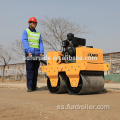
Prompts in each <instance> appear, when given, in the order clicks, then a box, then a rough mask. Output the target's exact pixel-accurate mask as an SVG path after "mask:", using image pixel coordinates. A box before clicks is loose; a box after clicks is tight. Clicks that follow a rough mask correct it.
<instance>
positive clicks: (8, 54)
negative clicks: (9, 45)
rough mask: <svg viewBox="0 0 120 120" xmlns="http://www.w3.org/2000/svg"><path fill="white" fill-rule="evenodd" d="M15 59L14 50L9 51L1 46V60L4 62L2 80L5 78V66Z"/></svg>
mask: <svg viewBox="0 0 120 120" xmlns="http://www.w3.org/2000/svg"><path fill="white" fill-rule="evenodd" d="M13 59H14V58H13V57H12V51H7V50H5V49H3V48H2V47H1V48H0V62H1V63H2V64H3V72H2V73H3V75H2V81H3V80H4V73H5V67H6V66H7V65H8V63H9V62H10V61H11V60H13Z"/></svg>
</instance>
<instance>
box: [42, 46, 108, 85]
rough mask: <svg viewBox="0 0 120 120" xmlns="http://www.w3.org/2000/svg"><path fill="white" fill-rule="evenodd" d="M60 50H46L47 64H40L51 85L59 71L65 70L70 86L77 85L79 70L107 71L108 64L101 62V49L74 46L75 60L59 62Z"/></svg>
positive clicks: (53, 83) (56, 78)
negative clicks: (72, 61)
mask: <svg viewBox="0 0 120 120" xmlns="http://www.w3.org/2000/svg"><path fill="white" fill-rule="evenodd" d="M61 56H63V54H62V52H61V51H57V52H56V51H49V52H47V65H46V66H42V70H43V72H45V73H47V76H48V77H49V79H50V83H51V86H52V87H56V86H57V84H58V74H59V72H65V73H66V75H67V77H68V78H69V81H70V84H71V87H78V83H79V79H80V75H79V74H80V71H108V70H109V68H110V64H109V63H106V64H103V52H102V49H96V48H88V47H76V62H74V63H67V62H66V63H61Z"/></svg>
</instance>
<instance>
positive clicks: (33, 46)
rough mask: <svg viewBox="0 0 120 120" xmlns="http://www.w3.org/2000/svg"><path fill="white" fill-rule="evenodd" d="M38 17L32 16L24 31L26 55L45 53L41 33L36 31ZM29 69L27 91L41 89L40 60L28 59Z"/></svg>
mask: <svg viewBox="0 0 120 120" xmlns="http://www.w3.org/2000/svg"><path fill="white" fill-rule="evenodd" d="M37 23H38V22H37V19H36V18H35V17H31V18H30V19H29V21H28V24H29V27H28V28H27V29H25V30H24V31H23V35H22V43H23V47H24V52H25V57H31V58H33V57H36V56H42V55H43V54H44V46H43V42H42V38H41V34H40V33H39V32H37V31H36V29H35V28H36V26H37ZM25 61H26V71H27V88H28V90H27V92H32V91H36V90H39V88H38V87H37V76H38V68H39V65H40V61H38V60H37V59H30V60H29V59H26V60H25Z"/></svg>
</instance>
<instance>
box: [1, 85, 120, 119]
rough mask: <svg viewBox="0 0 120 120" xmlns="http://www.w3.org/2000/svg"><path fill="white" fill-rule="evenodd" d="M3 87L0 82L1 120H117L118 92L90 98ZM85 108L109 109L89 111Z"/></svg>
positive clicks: (118, 117)
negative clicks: (104, 107) (105, 107)
mask: <svg viewBox="0 0 120 120" xmlns="http://www.w3.org/2000/svg"><path fill="white" fill-rule="evenodd" d="M4 84H5V83H4ZM4 84H3V86H2V84H1V83H0V85H1V86H0V120H27V119H28V120H56V119H57V120H62V119H64V120H104V119H105V120H120V91H115V92H114V91H109V90H108V92H105V91H104V92H102V93H100V94H91V95H69V94H68V93H65V94H51V93H50V92H49V91H48V90H47V89H42V90H41V91H34V92H26V86H25V84H24V83H23V84H18V87H5V86H4ZM12 84H13V86H14V85H16V83H12ZM39 85H41V86H44V85H46V84H42V83H39ZM21 86H23V87H21ZM107 86H108V85H107ZM20 88H21V89H20ZM41 88H42V87H41ZM45 88H47V87H45ZM80 105H82V106H83V107H82V109H80V107H78V106H80ZM88 105H89V106H92V105H95V106H97V105H98V106H100V105H102V106H103V105H108V106H109V107H108V108H107V109H103V108H102V109H90V108H88V107H86V106H88ZM75 106H76V107H75Z"/></svg>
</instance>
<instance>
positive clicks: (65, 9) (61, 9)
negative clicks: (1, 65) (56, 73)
mask: <svg viewBox="0 0 120 120" xmlns="http://www.w3.org/2000/svg"><path fill="white" fill-rule="evenodd" d="M46 15H47V16H48V17H50V18H58V17H62V18H69V20H70V21H71V22H73V23H76V24H79V25H80V26H83V25H85V26H87V28H88V29H89V30H90V31H91V32H90V33H87V34H82V35H80V36H79V37H82V38H85V39H86V43H87V45H88V46H89V45H91V46H93V47H94V48H99V49H103V52H104V53H109V52H120V0H0V44H1V45H2V46H4V47H5V48H6V49H7V48H8V47H9V46H10V44H11V43H12V42H14V41H15V40H16V39H17V40H22V33H23V30H24V29H26V28H27V27H28V20H29V18H30V17H36V18H37V19H43V17H45V16H46ZM38 28H39V32H40V30H42V27H40V26H39V25H38V26H37V28H36V29H38ZM76 37H77V36H76ZM43 44H44V43H43ZM45 52H47V51H46V50H45Z"/></svg>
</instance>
